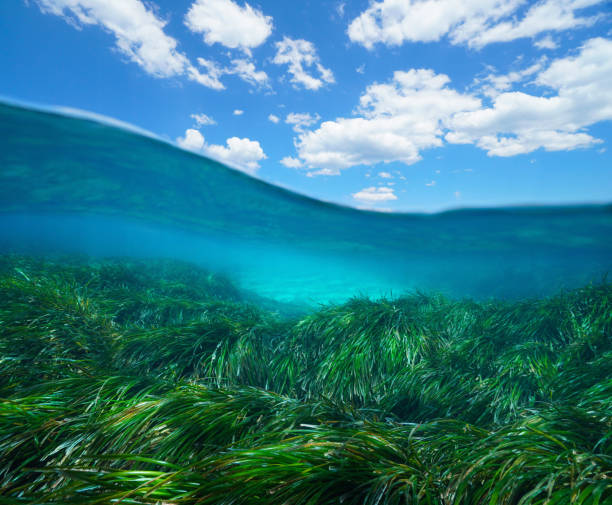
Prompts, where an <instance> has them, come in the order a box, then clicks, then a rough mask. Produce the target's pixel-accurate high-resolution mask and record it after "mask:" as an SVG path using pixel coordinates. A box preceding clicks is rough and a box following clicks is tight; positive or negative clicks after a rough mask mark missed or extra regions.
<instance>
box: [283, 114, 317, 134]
mask: <svg viewBox="0 0 612 505" xmlns="http://www.w3.org/2000/svg"><path fill="white" fill-rule="evenodd" d="M320 119H321V116H319V115H318V114H310V113H308V112H301V113H300V112H291V113H290V114H287V117H286V118H285V123H287V124H290V125H293V131H296V132H301V131H304V129H305V128H308V127H309V126H312V125H313V124H315V123H317V122H318V121H319V120H320Z"/></svg>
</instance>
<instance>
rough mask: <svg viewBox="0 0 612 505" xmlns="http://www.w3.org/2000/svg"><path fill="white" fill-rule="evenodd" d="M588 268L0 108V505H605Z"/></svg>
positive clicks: (499, 223)
mask: <svg viewBox="0 0 612 505" xmlns="http://www.w3.org/2000/svg"><path fill="white" fill-rule="evenodd" d="M611 266H612V207H611V206H602V205H599V206H597V205H590V206H588V205H584V206H575V207H520V208H519V207H517V208H504V209H465V210H457V211H452V212H445V213H440V214H433V215H418V214H382V213H374V212H365V211H359V210H355V209H349V208H344V207H340V206H336V205H333V204H328V203H324V202H319V201H316V200H312V199H310V198H307V197H304V196H300V195H296V194H293V193H291V192H289V191H287V190H284V189H281V188H277V187H274V186H271V185H268V184H266V183H264V182H262V181H259V180H257V179H253V178H251V177H248V176H246V175H245V174H242V173H240V172H238V171H235V170H232V169H229V168H227V167H224V166H223V165H221V164H219V163H216V162H214V161H211V160H209V159H206V158H203V157H200V156H197V155H195V154H192V153H189V152H186V151H182V150H179V149H177V148H175V147H174V146H172V145H170V144H168V143H165V142H163V141H160V140H159V139H156V138H152V137H151V136H146V135H142V134H140V133H138V132H135V131H131V130H127V129H121V128H117V127H114V126H111V125H109V124H104V123H101V122H98V121H94V120H91V119H85V118H78V117H71V116H69V115H62V114H57V113H52V112H49V111H42V110H35V109H31V108H24V107H20V106H16V105H11V104H7V103H0V504H10V505H13V504H21V503H36V504H57V505H60V504H66V505H68V504H160V505H162V504H163V505H174V504H177V505H178V504H223V505H230V504H232V505H234V504H236V505H238V504H249V505H250V504H263V505H265V504H283V505H285V504H286V505H294V504H295V505H298V504H304V505H319V504H321V505H323V504H325V505H327V504H330V505H331V504H351V505H352V504H360V505H361V504H366V505H396V504H397V505H400V504H427V505H460V504H461V505H464V504H465V505H467V504H470V505H472V504H473V505H476V504H478V505H485V504H486V505H495V504H503V505H526V504H531V505H536V504H538V505H544V504H547V505H548V504H550V505H553V504H556V505H566V504H589V505H597V504H602V505H604V504H610V503H612V283H610V281H609V280H608V279H607V277H606V274H607V272H608V271H609V269H610V267H611Z"/></svg>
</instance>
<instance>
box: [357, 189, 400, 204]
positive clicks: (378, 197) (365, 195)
mask: <svg viewBox="0 0 612 505" xmlns="http://www.w3.org/2000/svg"><path fill="white" fill-rule="evenodd" d="M352 195H353V198H354V199H355V200H359V201H360V202H368V203H375V202H386V201H389V200H397V196H396V195H395V193H394V192H393V188H389V187H375V186H371V187H369V188H364V189H362V190H361V191H358V192H357V193H353V194H352Z"/></svg>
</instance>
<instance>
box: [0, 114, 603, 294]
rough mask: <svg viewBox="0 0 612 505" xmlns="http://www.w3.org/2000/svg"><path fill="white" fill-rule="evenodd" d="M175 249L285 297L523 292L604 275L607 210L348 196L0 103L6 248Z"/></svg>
mask: <svg viewBox="0 0 612 505" xmlns="http://www.w3.org/2000/svg"><path fill="white" fill-rule="evenodd" d="M3 252H28V253H41V254H46V253H50V252H52V253H84V254H88V255H92V256H105V257H106V256H136V257H171V258H178V259H184V260H189V261H193V262H196V263H198V264H202V265H204V266H206V267H208V268H211V269H215V270H219V271H222V272H224V273H225V274H226V275H228V276H229V277H231V278H232V279H233V280H234V281H235V282H237V283H238V284H239V285H240V286H241V287H243V288H244V289H247V290H249V291H252V292H254V293H256V294H257V295H259V296H263V297H266V298H271V299H274V300H277V301H281V302H291V303H300V304H302V303H304V304H308V305H314V304H318V303H325V302H329V301H342V300H344V299H347V298H349V297H351V296H354V295H359V294H366V295H369V296H374V297H378V296H394V295H400V294H402V293H405V292H407V291H414V290H422V291H427V292H431V291H435V292H441V293H444V294H447V295H450V296H453V297H474V298H480V299H482V298H489V297H503V298H519V297H526V296H540V295H545V294H550V293H553V292H557V291H558V290H559V289H564V288H572V287H577V286H581V285H584V284H586V283H588V282H590V281H596V282H597V281H601V280H602V278H603V277H604V276H605V275H606V273H607V272H608V271H609V270H610V267H611V266H612V206H581V207H521V208H505V209H470V210H459V211H453V212H446V213H440V214H435V215H419V214H382V213H374V212H365V211H359V210H355V209H350V208H345V207H340V206H336V205H332V204H329V203H324V202H320V201H317V200H314V199H310V198H307V197H304V196H301V195H298V194H295V193H292V192H290V191H287V190H284V189H281V188H278V187H275V186H271V185H269V184H266V183H264V182H262V181H260V180H256V179H253V178H251V177H249V176H247V175H245V174H243V173H241V172H238V171H235V170H232V169H229V168H227V167H225V166H223V165H222V164H219V163H217V162H215V161H212V160H210V159H207V158H204V157H201V156H197V155H195V154H191V153H188V152H185V151H182V150H180V149H177V148H175V147H173V146H171V145H169V144H167V143H164V142H162V141H159V140H156V139H153V138H150V137H147V136H141V135H139V134H136V133H134V132H131V131H127V130H122V129H119V128H116V127H113V126H109V125H106V124H102V123H98V122H95V121H92V120H87V119H82V118H75V117H69V116H63V115H58V114H53V113H49V112H43V111H39V110H33V109H25V108H22V107H17V106H14V105H9V104H1V103H0V253H3Z"/></svg>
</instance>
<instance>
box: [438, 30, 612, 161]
mask: <svg viewBox="0 0 612 505" xmlns="http://www.w3.org/2000/svg"><path fill="white" fill-rule="evenodd" d="M535 82H536V83H537V84H539V85H541V86H545V87H547V88H549V89H552V90H554V91H555V92H556V95H552V96H534V95H530V94H527V93H523V92H519V91H510V92H506V93H501V94H500V95H498V96H497V97H495V99H494V101H493V104H492V105H491V106H490V107H482V108H479V109H478V110H473V111H466V112H462V113H458V114H456V115H455V116H454V117H453V118H452V120H451V121H449V122H448V126H449V130H450V131H449V133H448V134H447V135H446V140H448V141H449V142H453V143H475V144H476V145H477V146H478V147H480V148H482V149H484V150H486V151H487V153H488V154H489V155H493V156H513V155H516V154H522V153H528V152H531V151H534V150H536V149H539V148H544V149H546V150H548V151H559V150H569V149H577V148H581V147H589V146H592V145H593V144H595V143H598V142H599V140H598V139H595V138H594V137H592V136H591V135H589V134H588V133H586V132H584V131H581V130H583V129H584V128H585V127H587V126H590V125H592V124H594V123H597V122H599V121H604V120H609V119H612V88H611V87H610V85H609V83H610V82H612V41H611V40H607V39H603V38H595V39H591V40H589V41H587V42H586V43H585V44H584V45H583V46H582V48H581V49H580V52H579V53H578V54H577V55H575V56H569V57H566V58H561V59H558V60H555V61H553V62H552V63H551V64H550V66H549V67H548V68H546V69H545V70H543V71H542V72H540V73H539V74H538V75H537V77H536V79H535Z"/></svg>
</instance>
